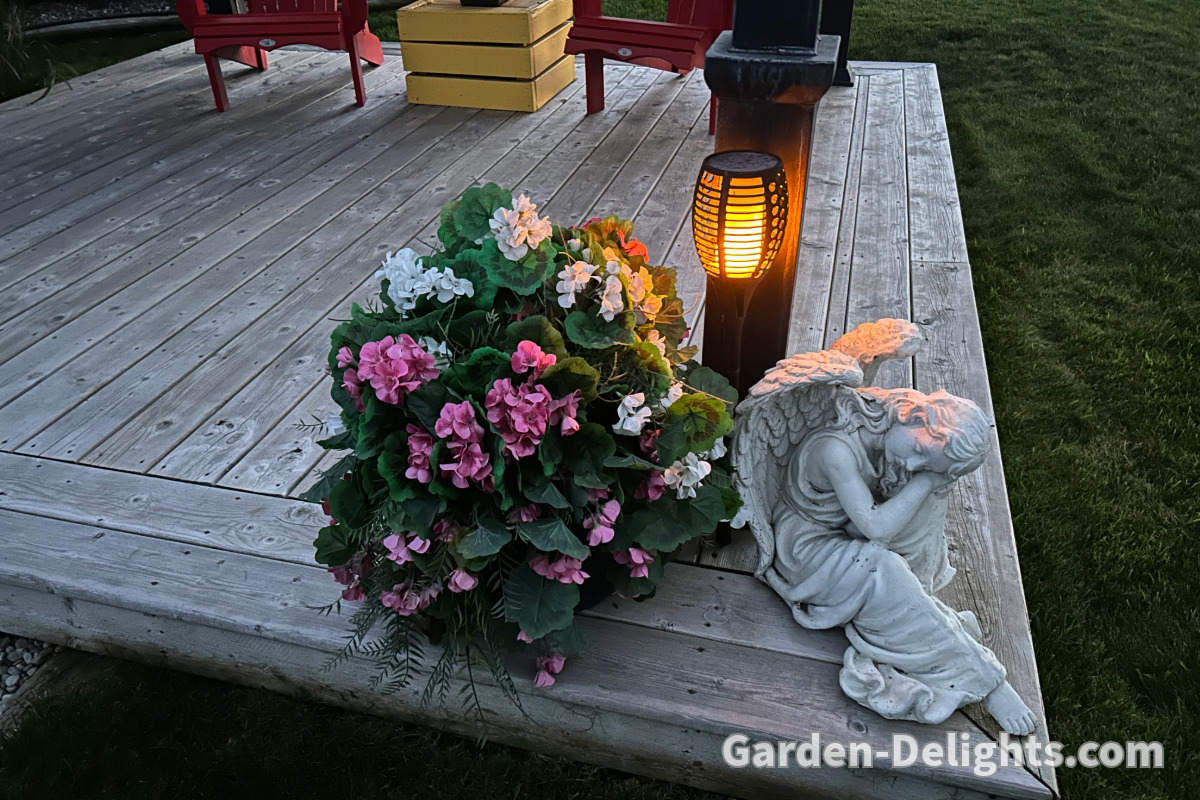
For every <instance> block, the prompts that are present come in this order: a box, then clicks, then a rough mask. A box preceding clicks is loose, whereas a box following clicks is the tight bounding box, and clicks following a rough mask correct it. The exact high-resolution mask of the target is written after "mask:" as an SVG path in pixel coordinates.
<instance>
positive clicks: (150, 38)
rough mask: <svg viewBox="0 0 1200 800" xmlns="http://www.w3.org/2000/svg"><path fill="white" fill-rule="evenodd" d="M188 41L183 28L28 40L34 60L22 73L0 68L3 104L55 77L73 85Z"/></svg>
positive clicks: (27, 48)
mask: <svg viewBox="0 0 1200 800" xmlns="http://www.w3.org/2000/svg"><path fill="white" fill-rule="evenodd" d="M186 38H188V35H187V31H185V30H184V29H183V28H180V29H179V30H168V31H154V32H152V33H139V34H137V35H135V36H102V37H90V38H82V39H73V40H70V41H62V42H48V41H44V40H42V39H36V38H28V39H26V40H25V45H24V50H25V51H26V52H27V53H28V54H29V56H30V57H29V59H28V60H27V61H26V62H25V65H24V66H23V68H22V69H21V70H20V74H19V75H17V74H14V73H13V72H12V71H10V70H8V69H3V68H0V102H3V101H5V100H9V99H11V98H13V97H20V96H21V95H23V94H27V93H29V92H34V91H40V90H41V89H42V88H43V86H44V85H45V82H46V80H47V79H48V78H49V79H51V80H53V79H54V77H55V74H56V75H57V79H58V80H63V79H65V80H66V81H67V83H68V85H69V84H70V80H71V78H74V77H77V76H79V75H85V74H87V73H89V72H91V71H93V70H97V69H100V68H101V67H107V66H108V65H109V64H116V63H117V62H119V61H125V60H127V59H130V58H134V57H135V56H140V55H142V54H143V53H149V52H151V51H154V50H161V49H162V48H164V47H166V46H168V45H172V44H175V43H176V42H182V41H183V40H184V39H186ZM51 65H53V66H51ZM51 70H53V73H54V74H52V73H51Z"/></svg>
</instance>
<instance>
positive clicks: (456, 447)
mask: <svg viewBox="0 0 1200 800" xmlns="http://www.w3.org/2000/svg"><path fill="white" fill-rule="evenodd" d="M448 449H449V450H450V457H451V459H452V460H451V461H450V462H448V463H446V464H442V465H441V466H440V467H439V469H441V470H442V471H443V472H446V473H449V475H450V482H451V483H453V484H454V485H455V486H457V487H458V488H459V489H466V488H467V487H468V486H470V485H471V483H470V482H471V481H474V482H476V483H478V484H479V485H480V486H481V487H482V488H483V490H484V491H487V492H490V491H492V490H493V489H494V488H495V486H494V483H493V476H492V465H491V457H490V456H489V455H488V454H487V453H485V452H483V450H482V449H480V447H479V445H478V444H476V443H475V442H470V443H467V442H460V441H457V440H456V441H452V442H450V445H449V448H448Z"/></svg>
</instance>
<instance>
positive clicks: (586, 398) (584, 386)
mask: <svg viewBox="0 0 1200 800" xmlns="http://www.w3.org/2000/svg"><path fill="white" fill-rule="evenodd" d="M539 382H540V383H541V384H542V385H544V386H545V387H546V388H547V389H549V390H550V394H552V395H554V396H555V397H566V396H567V395H569V394H570V393H571V392H574V391H576V390H578V391H579V394H580V397H581V399H582V400H583V403H585V404H586V403H590V402H592V401H593V400H595V399H596V394H597V387H599V385H600V373H599V372H597V371H596V368H595V367H593V366H592V365H591V364H589V363H588V362H586V361H584V360H583V359H582V358H579V357H578V356H575V357H572V358H567V359H563V360H561V361H559V362H558V363H556V364H555V365H554V366H552V367H550V368H549V369H547V370H546V371H545V372H544V373H542V378H541V381H539Z"/></svg>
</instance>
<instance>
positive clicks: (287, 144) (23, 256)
mask: <svg viewBox="0 0 1200 800" xmlns="http://www.w3.org/2000/svg"><path fill="white" fill-rule="evenodd" d="M402 77H403V71H402V70H401V69H399V68H393V69H391V70H389V72H388V73H387V74H385V75H379V76H378V77H377V83H376V84H375V85H374V90H375V93H376V95H377V97H378V99H379V101H380V103H379V105H377V106H373V107H372V108H370V109H366V110H365V113H361V114H353V113H350V112H349V110H348V109H346V108H345V106H344V105H342V104H341V103H340V102H339V101H337V100H336V99H335V98H334V97H333V96H332V95H335V94H337V93H339V92H340V91H341V90H342V88H343V87H341V86H338V85H336V84H334V83H332V82H330V81H326V82H323V83H321V84H318V85H315V86H314V87H313V90H314V91H313V92H312V94H313V95H314V96H313V99H312V100H311V102H307V103H306V102H304V98H305V97H306V94H307V93H300V94H298V95H297V97H296V98H295V99H296V102H292V103H289V104H288V105H287V106H286V107H285V108H284V109H281V110H283V111H285V112H286V113H285V115H284V116H282V117H280V118H279V119H278V120H277V124H279V125H281V126H283V127H282V128H281V129H282V130H291V131H292V133H291V134H290V135H285V136H282V137H280V138H279V140H278V144H277V147H275V148H272V151H271V152H270V153H263V152H262V151H261V149H259V148H258V147H257V145H256V140H255V138H254V136H253V134H254V133H256V132H257V131H259V130H260V125H261V122H262V120H260V119H259V118H257V117H254V116H249V117H245V118H243V120H242V122H241V124H240V126H239V127H236V128H234V129H233V131H232V133H231V136H232V138H233V139H234V141H232V142H229V141H221V140H217V141H216V145H217V146H213V147H207V148H203V149H202V151H201V154H202V156H203V157H202V158H200V159H199V160H194V159H189V161H190V163H189V164H188V166H186V167H185V168H183V169H180V170H178V171H177V172H175V174H174V175H173V176H172V177H171V179H170V180H168V181H164V182H162V183H160V184H157V185H155V186H154V187H153V188H150V189H146V190H143V191H140V192H137V193H134V194H133V195H130V194H129V193H128V192H126V191H125V189H124V188H123V187H121V184H120V183H119V182H118V183H117V184H115V185H111V186H108V187H105V189H104V190H103V191H101V192H97V193H95V195H94V196H91V197H89V198H88V201H89V202H88V204H87V210H89V211H91V212H92V213H91V214H90V216H84V215H83V213H82V212H80V211H76V212H75V214H72V215H70V216H68V215H66V214H63V213H61V212H56V214H51V215H48V216H46V217H42V218H39V219H38V220H37V221H36V222H32V223H29V224H27V225H25V226H22V227H21V228H20V229H19V231H18V232H14V233H12V234H9V235H7V236H5V237H4V238H3V248H2V249H0V288H7V287H8V286H11V285H12V284H13V283H15V282H16V281H17V280H20V279H21V278H23V277H25V276H28V275H32V274H33V273H35V272H37V271H38V270H44V269H45V268H46V267H49V266H52V265H57V264H59V262H61V261H63V260H64V259H66V257H67V256H70V257H71V259H72V261H73V262H75V263H74V264H73V266H74V270H73V271H76V270H82V269H86V268H88V267H89V266H90V268H91V269H95V268H97V267H99V266H101V265H103V264H105V263H107V262H108V261H110V260H111V259H112V258H115V257H116V256H118V255H121V254H123V253H125V252H128V250H130V249H132V248H133V247H135V246H137V245H139V244H142V243H144V242H146V241H147V240H149V239H151V238H153V237H154V236H156V235H158V234H159V233H161V232H162V231H164V230H170V229H172V228H175V227H176V226H179V225H181V224H189V223H191V222H193V221H194V220H192V219H191V218H190V214H194V213H195V212H196V209H204V208H206V207H208V206H209V205H212V204H214V203H216V202H217V201H218V200H220V199H221V198H222V197H226V196H227V195H228V194H229V193H230V192H231V191H232V190H233V188H234V187H237V186H240V185H243V184H245V183H249V182H251V181H252V180H254V179H255V178H257V177H258V176H259V175H262V174H264V173H269V172H270V171H272V170H274V169H275V168H277V167H278V166H279V165H280V164H282V163H283V162H284V161H286V160H287V159H289V158H290V157H292V156H293V155H295V154H296V153H298V152H301V151H306V152H307V154H308V155H307V156H306V157H307V158H309V159H311V160H312V161H311V163H313V165H314V166H316V165H318V164H319V163H321V160H319V159H328V158H332V157H333V156H334V155H336V151H335V150H334V149H333V148H330V147H329V146H328V142H327V141H325V137H328V136H331V135H343V136H346V135H348V137H353V138H355V139H357V138H358V137H361V136H364V135H367V134H369V133H371V132H373V131H374V130H377V129H378V128H379V127H382V126H384V125H386V124H388V123H389V122H390V121H391V120H392V118H393V116H394V114H395V112H396V110H397V109H398V108H400V107H402V106H401V103H402V101H403V100H404V98H405V97H406V96H407V95H406V91H405V85H404V82H403V81H402V80H401V78H402ZM322 88H323V89H325V90H326V91H325V93H324V94H321V91H320V90H321V89H322ZM343 131H345V132H346V133H342V132H343ZM214 151H215V152H214ZM326 153H328V154H327V155H325V154H326ZM175 157H176V155H175V154H172V155H171V156H168V157H167V158H169V159H174V158H175ZM275 185H278V178H277V177H276V176H275V175H271V176H270V177H269V178H267V179H266V183H265V185H262V186H261V188H262V189H264V190H265V189H267V188H270V187H272V186H275ZM55 217H57V218H58V219H57V220H56V219H55ZM56 223H57V224H56ZM83 261H86V262H87V263H79V262H83Z"/></svg>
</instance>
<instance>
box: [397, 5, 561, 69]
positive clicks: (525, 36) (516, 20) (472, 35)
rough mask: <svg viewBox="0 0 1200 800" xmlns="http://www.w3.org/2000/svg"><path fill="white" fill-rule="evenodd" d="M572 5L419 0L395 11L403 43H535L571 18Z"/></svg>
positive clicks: (406, 64)
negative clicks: (479, 5)
mask: <svg viewBox="0 0 1200 800" xmlns="http://www.w3.org/2000/svg"><path fill="white" fill-rule="evenodd" d="M571 8H572V7H571V0H508V2H506V3H505V4H504V5H502V6H499V7H497V8H468V7H464V6H463V5H462V4H461V3H460V2H459V0H417V2H415V3H413V4H412V5H409V6H405V7H404V8H401V9H400V10H398V11H397V12H396V22H397V24H398V25H399V28H400V41H401V42H406V41H411V42H463V43H488V44H533V43H534V42H536V41H538V40H539V39H541V38H542V37H543V36H545V35H546V34H548V33H550V32H551V31H553V30H554V29H556V28H557V27H558V26H559V25H562V24H563V23H564V22H566V21H567V20H569V19H570V18H571ZM405 66H406V67H408V68H409V69H412V67H409V65H408V63H407V61H406V62H405Z"/></svg>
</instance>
